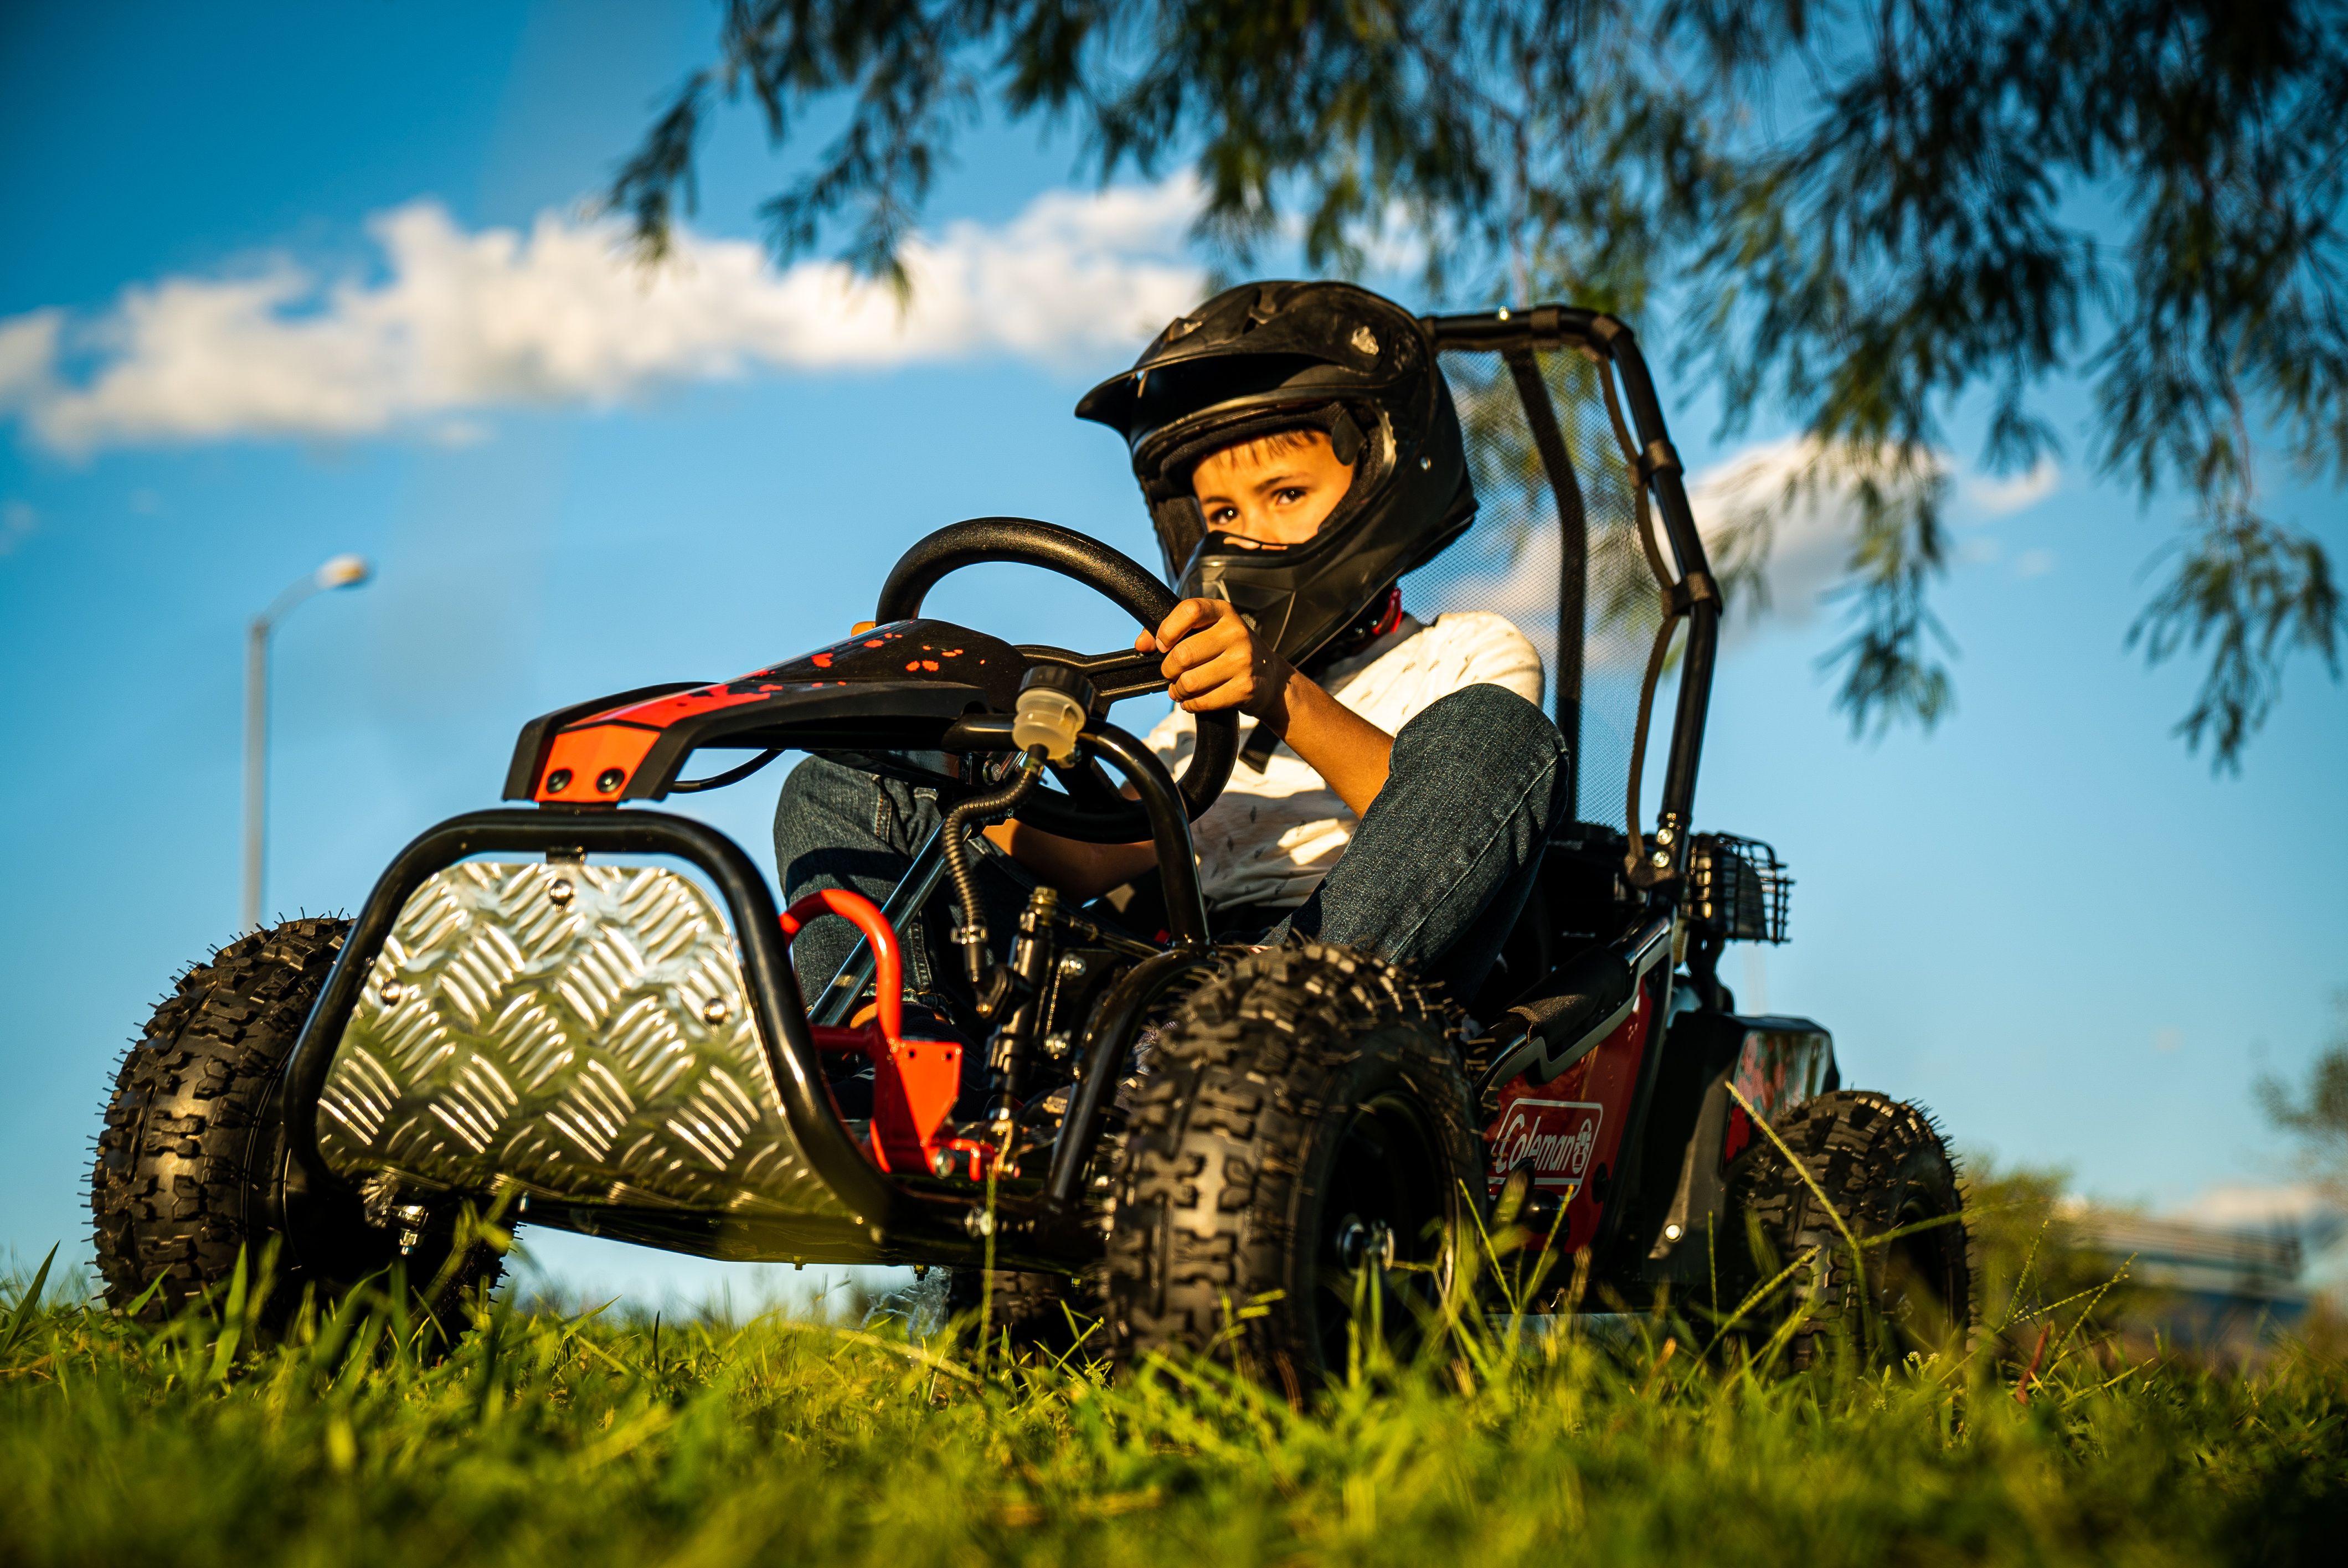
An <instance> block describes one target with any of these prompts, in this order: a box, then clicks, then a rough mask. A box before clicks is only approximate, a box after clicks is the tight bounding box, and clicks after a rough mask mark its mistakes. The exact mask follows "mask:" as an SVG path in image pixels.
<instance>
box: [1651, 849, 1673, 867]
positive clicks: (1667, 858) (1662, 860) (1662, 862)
mask: <svg viewBox="0 0 2348 1568" xmlns="http://www.w3.org/2000/svg"><path fill="white" fill-rule="evenodd" d="M1652 858H1653V860H1654V863H1655V864H1656V865H1657V866H1669V865H1670V864H1671V863H1672V856H1671V852H1670V851H1668V850H1663V849H1658V850H1656V851H1655V853H1654V855H1653V857H1652Z"/></svg>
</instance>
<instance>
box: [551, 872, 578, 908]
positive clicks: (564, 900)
mask: <svg viewBox="0 0 2348 1568" xmlns="http://www.w3.org/2000/svg"><path fill="white" fill-rule="evenodd" d="M577 891H578V889H577V888H575V887H573V886H571V884H570V883H569V882H568V881H566V880H565V879H564V878H562V877H560V876H558V877H556V878H555V879H554V880H553V881H552V882H551V883H550V884H548V886H547V889H546V897H547V898H548V900H549V901H550V902H551V903H552V904H553V905H554V906H555V907H558V908H560V907H561V906H563V905H565V904H568V903H570V902H571V897H572V894H574V893H576V892H577Z"/></svg>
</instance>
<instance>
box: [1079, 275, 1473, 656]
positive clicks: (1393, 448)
mask: <svg viewBox="0 0 2348 1568" xmlns="http://www.w3.org/2000/svg"><path fill="white" fill-rule="evenodd" d="M1076 417H1077V418H1079V419H1091V420H1095V421H1097V422H1098V423H1100V424H1103V425H1107V426H1109V427H1110V428H1111V429H1113V430H1116V431H1117V432H1118V433H1119V434H1120V435H1122V436H1124V437H1125V439H1126V444H1127V446H1129V447H1130V448H1131V449H1132V452H1133V472H1134V477H1136V478H1138V479H1139V480H1140V481H1141V493H1142V495H1143V496H1144V497H1146V498H1147V499H1148V503H1149V515H1150V519H1151V521H1152V522H1154V523H1155V524H1156V525H1157V528H1158V542H1159V545H1160V546H1161V547H1162V548H1164V550H1165V552H1166V576H1167V580H1169V582H1172V583H1174V584H1175V585H1176V588H1177V589H1178V591H1179V592H1180V593H1181V594H1182V595H1183V596H1184V597H1185V598H1203V599H1224V600H1230V601H1231V603H1232V604H1234V605H1236V606H1237V607H1238V608H1239V610H1240V611H1241V613H1242V614H1244V615H1245V616H1246V617H1247V618H1248V620H1249V622H1250V624H1251V625H1252V626H1254V627H1255V629H1256V630H1257V632H1258V633H1259V634H1260V635H1262V636H1263V637H1264V638H1265V639H1266V640H1267V641H1270V642H1271V643H1272V646H1273V647H1274V648H1275V649H1276V650H1277V651H1278V652H1279V653H1280V654H1281V656H1282V658H1285V659H1288V660H1290V661H1295V662H1302V661H1305V660H1308V659H1310V658H1312V657H1313V654H1315V653H1317V652H1319V651H1321V650H1322V649H1323V648H1324V647H1326V646H1327V645H1328V643H1329V641H1330V640H1331V639H1332V638H1334V637H1335V636H1336V635H1337V634H1338V633H1339V632H1340V631H1342V630H1344V629H1345V628H1346V627H1347V626H1348V625H1349V624H1351V623H1352V622H1354V620H1356V619H1358V618H1359V617H1361V616H1362V614H1363V613H1364V612H1365V610H1369V609H1371V608H1372V607H1373V606H1374V605H1375V603H1376V602H1377V600H1379V599H1380V597H1381V596H1382V595H1383V594H1384V593H1385V589H1386V588H1387V587H1388V586H1389V585H1390V584H1392V583H1393V581H1394V580H1395V579H1396V578H1398V577H1400V576H1401V575H1402V574H1403V573H1405V572H1406V571H1408V570H1410V569H1412V568H1413V567H1416V566H1418V565H1420V564H1421V563H1423V562H1425V561H1426V560H1428V559H1431V558H1432V557H1433V556H1434V555H1435V554H1436V552H1437V551H1438V550H1440V549H1442V548H1443V547H1444V546H1446V545H1447V544H1449V543H1450V542H1451V541H1452V540H1453V539H1456V538H1458V537H1459V535H1460V534H1461V533H1462V532H1463V531H1464V530H1465V529H1466V528H1467V527H1468V522H1469V521H1470V520H1471V519H1472V518H1474V517H1475V515H1476V492H1475V490H1474V488H1473V487H1471V486H1470V485H1469V484H1468V458H1467V451H1466V448H1465V446H1463V444H1462V442H1461V440H1460V435H1459V415H1458V412H1457V410H1456V409H1455V408H1453V406H1452V404H1451V389H1450V388H1449V387H1448V386H1447V385H1445V384H1444V381H1443V372H1442V370H1441V369H1440V368H1439V367H1438V366H1437V364H1436V359H1435V343H1434V340H1433V339H1432V338H1431V337H1429V336H1428V335H1427V333H1426V328H1424V327H1422V326H1421V325H1420V324H1419V322H1418V318H1417V317H1416V316H1414V315H1412V314H1411V313H1409V312H1408V311H1406V310H1404V309H1403V308H1402V307H1401V306H1400V305H1397V304H1395V302H1393V301H1391V300H1385V299H1381V298H1380V297H1378V296H1377V295H1375V294H1374V293H1371V292H1369V291H1368V290H1367V289H1360V288H1355V287H1354V285H1353V284H1351V283H1286V282H1272V283H1243V284H1241V286H1240V287H1238V288H1236V289H1227V290H1225V291H1224V292H1221V293H1220V294H1217V295H1216V296H1215V297H1214V298H1213V299H1211V300H1209V301H1208V302H1206V303H1205V304H1203V305H1200V307H1199V308H1198V309H1197V310H1195V311H1192V312H1191V313H1189V315H1186V316H1183V317H1181V318H1180V319H1179V320H1178V321H1176V322H1175V323H1173V324H1172V325H1170V326H1169V327H1168V328H1167V329H1166V330H1165V331H1164V332H1162V333H1159V334H1158V336H1157V338H1156V340H1155V341H1153V342H1152V343H1150V345H1149V346H1148V348H1146V349H1144V350H1143V351H1142V354H1141V357H1140V358H1139V359H1138V360H1136V361H1135V362H1134V365H1133V368H1132V369H1131V370H1129V371H1128V372H1126V373H1125V374H1123V375H1119V376H1116V377H1113V378H1112V379H1110V380H1108V381H1105V382H1103V383H1101V384H1099V385H1098V386H1096V387H1094V388H1093V389H1092V390H1091V391H1090V392H1088V393H1086V394H1085V396H1084V401H1083V402H1081V403H1079V404H1077V405H1076ZM1299 428H1307V429H1320V430H1324V431H1327V432H1328V434H1329V438H1330V441H1331V444H1332V445H1333V446H1334V447H1335V448H1336V454H1337V460H1338V461H1339V462H1341V463H1349V464H1352V465H1353V466H1354V477H1353V483H1352V485H1351V486H1350V487H1348V488H1347V489H1346V492H1345V496H1344V499H1343V500H1341V501H1339V502H1338V503H1337V506H1336V509H1335V510H1334V511H1332V512H1331V513H1330V514H1329V516H1328V518H1326V519H1324V520H1323V523H1322V525H1321V529H1320V531H1319V532H1318V533H1316V534H1315V535H1314V536H1313V538H1311V539H1309V540H1307V541H1305V542H1304V543H1303V544H1299V545H1293V546H1291V547H1289V548H1285V549H1282V548H1263V547H1261V546H1252V545H1249V544H1242V543H1236V542H1234V540H1233V537H1232V536H1231V535H1229V534H1223V533H1210V532H1209V531H1208V530H1207V526H1206V520H1205V518H1204V517H1203V516H1202V515H1201V514H1200V510H1199V503H1198V499H1197V497H1195V496H1193V495H1192V493H1191V489H1190V471H1191V469H1192V468H1193V467H1195V466H1197V464H1198V462H1199V460H1200V458H1202V457H1205V456H1208V455H1209V454H1210V453H1212V452H1217V451H1220V450H1221V449H1222V448H1224V447H1226V446H1232V445H1234V444H1235V443H1238V442H1241V441H1248V440H1252V439H1254V438H1256V437H1258V436H1269V435H1272V434H1273V433H1275V432H1278V431H1282V430H1295V429H1299Z"/></svg>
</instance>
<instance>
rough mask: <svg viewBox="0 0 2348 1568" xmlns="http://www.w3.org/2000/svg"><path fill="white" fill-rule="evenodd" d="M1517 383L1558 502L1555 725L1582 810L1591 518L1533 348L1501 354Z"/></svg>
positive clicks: (1574, 805)
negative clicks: (1583, 666)
mask: <svg viewBox="0 0 2348 1568" xmlns="http://www.w3.org/2000/svg"><path fill="white" fill-rule="evenodd" d="M1500 358H1501V360H1502V362H1503V363H1505V364H1507V365H1508V367H1509V375H1510V376H1511V377H1512V378H1513V379H1514V380H1515V382H1516V384H1517V396H1518V397H1519V399H1520V400H1522V402H1523V403H1524V405H1525V416H1526V419H1527V421H1528V422H1529V423H1530V425H1532V427H1533V447H1534V450H1536V451H1537V452H1539V453H1540V462H1541V470H1542V472H1543V473H1545V474H1547V475H1548V476H1549V487H1550V496H1551V497H1553V498H1554V499H1555V501H1556V504H1557V527H1558V550H1557V693H1556V698H1557V701H1556V707H1557V727H1558V731H1559V733H1561V734H1562V735H1564V737H1565V799H1566V808H1567V809H1568V810H1569V811H1571V812H1573V813H1574V814H1575V815H1577V816H1578V815H1580V814H1581V660H1582V652H1583V648H1582V644H1583V643H1584V642H1586V641H1588V640H1589V622H1590V518H1589V514H1588V513H1587V512H1586V511H1585V510H1584V509H1583V507H1582V504H1581V476H1580V475H1578V474H1576V473H1575V472H1574V471H1573V457H1572V455H1571V454H1570V453H1569V452H1567V451H1566V449H1565V434H1564V432H1563V431H1561V430H1560V429H1559V428H1558V426H1557V405H1555V404H1554V403H1553V402H1551V401H1550V395H1549V383H1547V382H1546V381H1543V380H1542V379H1541V374H1540V364H1539V362H1537V361H1536V360H1535V359H1534V358H1533V354H1532V351H1531V350H1530V349H1527V348H1515V349H1509V350H1508V351H1506V352H1505V353H1503V354H1501V355H1500Z"/></svg>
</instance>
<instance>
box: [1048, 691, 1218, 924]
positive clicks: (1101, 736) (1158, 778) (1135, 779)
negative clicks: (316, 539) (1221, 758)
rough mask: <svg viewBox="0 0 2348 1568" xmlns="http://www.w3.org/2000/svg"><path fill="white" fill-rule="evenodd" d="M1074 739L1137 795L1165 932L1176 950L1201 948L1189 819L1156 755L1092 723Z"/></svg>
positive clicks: (1203, 911) (1201, 910)
mask: <svg viewBox="0 0 2348 1568" xmlns="http://www.w3.org/2000/svg"><path fill="white" fill-rule="evenodd" d="M1076 739H1077V740H1078V741H1079V742H1081V743H1084V744H1086V745H1088V746H1090V747H1091V748H1092V749H1093V750H1094V751H1095V752H1096V753H1100V754H1102V755H1105V756H1107V758H1108V759H1109V760H1110V761H1111V762H1113V763H1115V764H1117V771H1119V772H1120V773H1122V774H1125V776H1126V778H1127V779H1128V781H1129V782H1130V783H1131V784H1133V787H1134V788H1135V789H1136V790H1137V791H1138V792H1139V793H1140V795H1141V804H1142V808H1143V809H1144V810H1145V811H1147V812H1148V814H1149V837H1150V840H1151V842H1152V843H1153V844H1154V845H1156V847H1157V850H1158V876H1159V881H1160V882H1161V883H1162V884H1163V885H1164V890H1165V894H1166V931H1167V935H1169V937H1171V938H1173V939H1174V945H1175V946H1176V947H1178V948H1204V947H1206V946H1207V944H1208V937H1207V900H1206V898H1205V896H1204V895H1202V894H1201V893H1200V891H1199V862H1198V858H1197V856H1196V855H1195V854H1194V853H1193V851H1192V849H1191V847H1190V818H1189V814H1188V813H1187V812H1185V811H1184V810H1183V809H1182V794H1181V791H1179V789H1177V788H1176V787H1175V785H1174V775H1173V774H1169V773H1168V772H1167V771H1166V764H1164V763H1161V762H1159V760H1158V753H1156V752H1153V751H1151V750H1150V749H1149V748H1148V746H1145V745H1143V744H1142V743H1140V742H1139V741H1138V740H1135V739H1134V738H1133V737H1132V736H1131V735H1129V734H1128V733H1126V732H1124V731H1123V730H1120V729H1118V728H1117V726H1116V725H1115V724H1095V725H1094V726H1093V727H1092V728H1091V729H1088V730H1086V731H1085V732H1084V733H1082V734H1080V735H1078V736H1077V737H1076Z"/></svg>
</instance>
